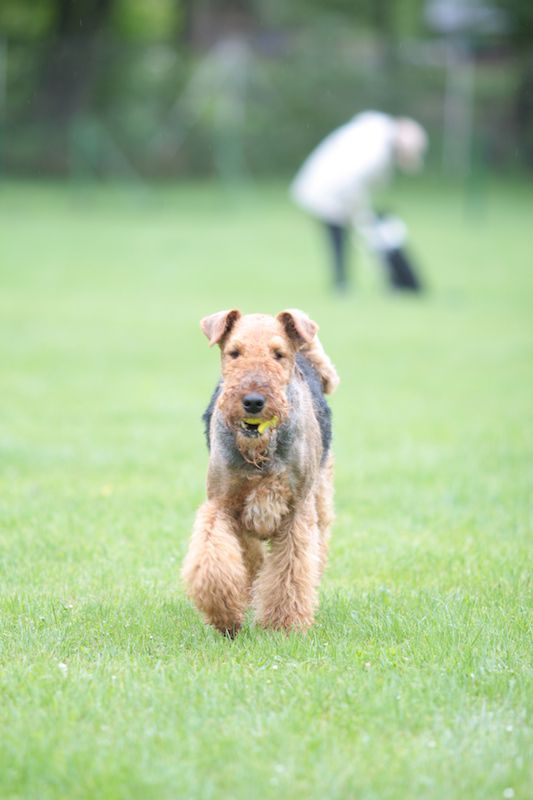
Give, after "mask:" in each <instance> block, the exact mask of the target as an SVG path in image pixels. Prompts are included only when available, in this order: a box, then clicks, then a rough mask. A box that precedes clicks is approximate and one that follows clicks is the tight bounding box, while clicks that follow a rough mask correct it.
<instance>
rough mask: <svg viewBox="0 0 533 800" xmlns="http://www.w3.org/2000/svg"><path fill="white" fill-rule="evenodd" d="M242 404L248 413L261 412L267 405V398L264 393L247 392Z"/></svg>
mask: <svg viewBox="0 0 533 800" xmlns="http://www.w3.org/2000/svg"><path fill="white" fill-rule="evenodd" d="M242 404H243V406H244V410H245V411H246V413H247V414H259V412H260V411H262V410H263V408H264V407H265V398H264V397H263V395H262V394H247V395H245V396H244V397H243V399H242Z"/></svg>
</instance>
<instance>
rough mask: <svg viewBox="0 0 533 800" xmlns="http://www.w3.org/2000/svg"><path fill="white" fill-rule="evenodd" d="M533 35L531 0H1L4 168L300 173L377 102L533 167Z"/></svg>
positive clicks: (469, 168) (454, 152) (443, 160)
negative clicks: (332, 136) (326, 139)
mask: <svg viewBox="0 0 533 800" xmlns="http://www.w3.org/2000/svg"><path fill="white" fill-rule="evenodd" d="M532 42H533V5H532V4H531V2H530V0H328V1H327V2H325V0H307V1H306V2H304V1H303V0H293V2H290V3H287V2H284V0H3V2H2V3H1V4H0V172H1V173H2V174H4V175H25V176H28V175H30V176H33V175H39V176H44V175H46V176H53V177H65V176H68V177H80V176H83V177H99V178H103V177H112V176H120V177H128V178H132V179H136V180H139V181H144V180H147V179H149V178H165V179H169V178H178V177H183V176H188V177H192V176H203V177H204V176H213V175H216V176H218V177H220V178H222V179H224V180H227V181H231V180H233V181H236V180H243V179H245V178H250V177H252V176H261V175H263V176H264V175H268V176H272V175H288V174H290V173H291V172H292V171H294V170H295V169H296V167H297V166H298V164H299V163H300V162H301V160H302V158H303V156H304V155H306V154H307V153H308V152H309V151H310V150H311V148H312V147H314V146H315V145H316V143H317V142H318V141H319V140H320V139H321V138H322V137H323V136H324V135H325V134H326V133H328V132H329V131H330V130H332V129H333V128H334V127H336V126H338V125H339V124H341V123H342V122H344V121H345V120H346V119H348V118H349V117H350V116H352V114H353V113H355V112H356V111H360V110H363V109H365V108H369V107H370V108H377V109H379V110H381V111H385V112H389V113H391V114H403V115H407V114H408V115H410V116H413V117H414V118H415V119H418V120H419V121H420V122H421V123H422V124H423V125H424V126H425V127H426V129H427V130H428V132H429V134H430V141H431V148H430V162H431V165H432V166H433V167H434V169H435V170H440V171H442V170H444V171H446V172H447V173H450V172H451V173H456V174H460V175H464V174H470V175H476V174H482V173H483V172H484V171H485V170H489V169H490V170H498V171H502V170H506V171H509V170H513V171H515V172H516V171H518V170H522V169H524V168H528V169H532V168H533V50H532Z"/></svg>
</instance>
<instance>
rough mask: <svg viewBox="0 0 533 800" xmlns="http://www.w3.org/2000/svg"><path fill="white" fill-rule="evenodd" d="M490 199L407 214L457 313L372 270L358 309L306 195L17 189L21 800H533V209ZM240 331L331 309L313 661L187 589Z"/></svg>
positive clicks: (11, 604)
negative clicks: (333, 464) (207, 325)
mask: <svg viewBox="0 0 533 800" xmlns="http://www.w3.org/2000/svg"><path fill="white" fill-rule="evenodd" d="M484 191H485V194H484V196H483V197H481V198H478V201H477V203H476V204H472V203H469V202H466V203H465V200H464V197H463V194H462V191H461V189H460V187H457V186H453V185H452V184H446V185H444V186H442V185H440V184H439V183H437V182H434V183H432V182H429V181H428V182H422V181H419V182H416V181H412V182H411V183H405V184H399V185H398V187H397V188H396V190H395V193H394V194H393V195H392V198H391V197H389V203H390V202H392V204H393V206H396V208H397V209H398V210H399V211H400V212H401V213H402V215H403V216H404V217H405V218H406V220H407V221H408V223H409V224H410V226H411V229H412V234H413V241H414V245H413V247H414V250H415V252H416V255H417V256H418V258H419V260H420V262H421V263H422V264H423V266H424V273H425V277H426V281H427V283H428V285H429V286H430V292H429V293H428V294H427V296H426V297H424V298H408V297H395V296H391V295H390V294H389V293H388V292H386V291H383V286H382V281H381V276H380V274H379V271H378V270H377V269H376V267H375V265H373V264H372V263H370V261H369V260H368V259H366V258H364V257H359V256H358V257H357V259H354V261H357V270H356V272H357V275H356V280H355V281H354V283H355V284H356V287H354V291H353V292H352V294H351V295H350V296H349V297H346V298H337V297H334V296H331V295H330V294H329V293H328V292H327V291H326V288H325V284H326V273H325V269H324V264H323V255H324V253H323V249H322V245H323V243H322V241H321V239H320V236H319V232H318V231H315V230H314V228H313V226H312V224H311V223H310V222H309V221H308V220H307V219H305V218H304V217H303V216H302V215H301V214H300V213H299V212H298V211H297V210H296V209H294V208H292V207H291V206H290V204H289V202H288V200H287V198H286V195H285V190H284V188H283V187H282V186H271V185H270V186H261V185H259V186H256V187H251V188H249V189H247V190H242V191H241V192H237V193H225V192H223V191H222V190H221V189H219V188H215V187H212V186H209V185H205V186H201V185H196V186H195V185H184V186H182V187H175V188H160V189H149V190H143V191H140V190H138V189H136V190H135V191H129V190H127V189H126V188H116V187H108V188H105V187H102V188H92V189H89V188H85V189H83V188H77V189H76V188H69V187H64V186H54V185H32V184H8V185H3V186H2V188H1V189H0V242H1V244H0V258H1V266H0V279H1V293H0V310H1V314H0V350H1V363H2V370H1V394H0V407H1V415H0V447H1V450H0V458H1V462H0V463H1V473H0V477H1V496H0V504H1V521H0V526H1V527H0V547H1V550H0V555H1V560H0V570H1V581H0V592H1V594H0V625H1V638H0V726H1V727H0V796H1V797H2V798H39V800H48V799H49V798H66V797H68V798H86V799H88V798H91V799H92V798H106V799H107V798H156V799H157V800H158V799H159V798H161V799H166V798H168V799H169V800H171V799H174V798H213V800H218V798H223V797H224V798H225V797H227V798H236V799H238V800H240V799H241V798H242V800H245V799H247V798H250V797H256V798H291V799H293V798H302V800H303V799H304V798H305V800H308V799H309V798H316V799H317V800H318V798H328V799H331V800H337V799H338V800H344V799H345V798H354V800H389V799H390V800H397V799H398V798H413V797H421V798H431V799H440V798H461V799H464V798H467V799H468V800H489V799H490V798H494V799H495V800H496V799H497V798H512V797H515V798H523V799H524V800H526V798H530V797H531V796H532V793H533V789H532V779H533V776H532V767H531V764H532V750H531V727H530V726H531V717H530V714H531V708H532V705H533V702H532V683H531V667H532V639H531V620H532V617H531V610H532V605H531V571H530V570H531V538H530V530H531V478H532V472H533V469H532V461H531V459H532V440H533V432H532V389H533V375H532V363H533V361H532V349H533V348H532V335H531V334H532V326H531V313H532V306H533V263H532V260H533V252H532V251H533V248H532V244H531V243H532V234H531V227H532V220H533V191H532V190H531V188H530V187H529V188H528V187H526V186H525V185H520V184H491V185H488V186H486V187H485V189H484ZM354 255H355V254H354ZM355 266H356V265H355V263H354V268H355ZM232 306H240V307H241V308H243V310H245V311H256V310H263V311H267V312H271V313H275V312H277V311H279V310H281V309H283V308H285V307H291V306H297V307H301V308H304V309H305V310H306V311H308V313H309V314H311V315H312V316H313V317H314V318H315V319H316V320H317V321H318V322H319V323H320V326H321V336H322V339H323V341H324V343H325V345H326V348H327V350H328V351H329V353H330V354H331V356H332V358H333V360H334V361H335V363H336V364H337V366H338V369H339V372H340V375H341V378H342V383H341V387H340V389H339V391H338V393H337V394H336V395H335V396H334V397H333V398H332V401H331V402H332V406H333V410H334V421H335V452H336V460H337V478H336V486H337V521H336V524H335V529H334V535H333V539H332V546H331V558H330V563H329V567H328V570H327V573H326V575H325V577H324V580H323V583H322V587H321V604H320V610H319V612H318V616H317V622H316V625H315V627H314V628H313V629H312V631H311V632H310V633H309V634H308V635H307V636H303V635H300V634H293V635H290V636H288V637H286V636H284V635H282V634H278V633H272V632H265V631H261V630H258V629H256V628H255V627H254V626H253V624H252V621H251V620H250V622H249V623H248V624H247V625H246V627H245V629H244V630H243V632H242V633H241V635H240V636H239V637H238V638H237V640H236V641H234V642H230V641H227V640H225V639H223V638H222V637H221V636H219V635H218V634H216V633H215V632H213V631H212V630H210V629H208V628H206V627H205V626H204V625H203V624H202V623H201V621H200V619H199V617H198V615H197V614H196V613H195V611H194V610H193V609H192V608H191V607H190V605H189V603H188V602H187V601H186V599H185V597H184V594H183V590H182V587H181V585H180V577H179V570H180V562H181V560H182V558H183V555H184V553H185V549H186V545H187V540H188V537H189V532H190V529H191V524H192V520H193V516H194V512H195V509H196V507H197V506H198V504H199V503H200V502H201V500H202V498H203V493H204V475H205V469H206V463H207V453H206V448H205V445H204V441H203V434H202V426H201V422H200V415H201V413H202V411H203V408H204V407H205V405H206V403H207V400H208V398H209V395H210V393H211V390H212V388H213V384H214V382H215V380H216V376H217V371H218V356H217V353H216V352H215V351H209V349H208V347H207V342H206V340H205V339H204V338H203V336H202V334H201V332H200V331H199V327H198V319H199V318H200V317H201V316H203V315H205V314H207V313H210V312H212V311H216V310H219V309H221V308H227V307H232Z"/></svg>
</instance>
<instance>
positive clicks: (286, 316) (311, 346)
mask: <svg viewBox="0 0 533 800" xmlns="http://www.w3.org/2000/svg"><path fill="white" fill-rule="evenodd" d="M277 319H279V321H280V322H281V324H282V325H283V327H284V328H285V333H286V334H287V336H288V337H289V339H291V341H292V342H293V343H294V345H295V347H296V348H297V350H299V351H300V353H302V355H304V356H305V357H306V358H307V359H308V361H310V362H311V364H312V365H313V367H314V368H315V369H316V371H317V372H318V374H319V375H320V378H321V380H322V391H323V392H324V394H332V392H334V391H335V389H336V388H337V386H338V385H339V376H338V374H337V370H336V369H335V367H334V366H333V364H332V362H331V359H330V358H329V356H328V355H327V354H326V352H325V351H324V348H323V347H322V344H321V342H320V339H319V338H318V336H317V335H316V332H317V331H318V325H317V324H316V322H313V320H312V319H309V317H308V316H307V314H305V313H304V312H303V311H299V310H298V309H297V308H289V309H287V311H280V313H279V314H278V316H277Z"/></svg>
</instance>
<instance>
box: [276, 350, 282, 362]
mask: <svg viewBox="0 0 533 800" xmlns="http://www.w3.org/2000/svg"><path fill="white" fill-rule="evenodd" d="M274 358H275V359H276V361H281V359H282V358H285V353H282V352H281V350H274Z"/></svg>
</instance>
